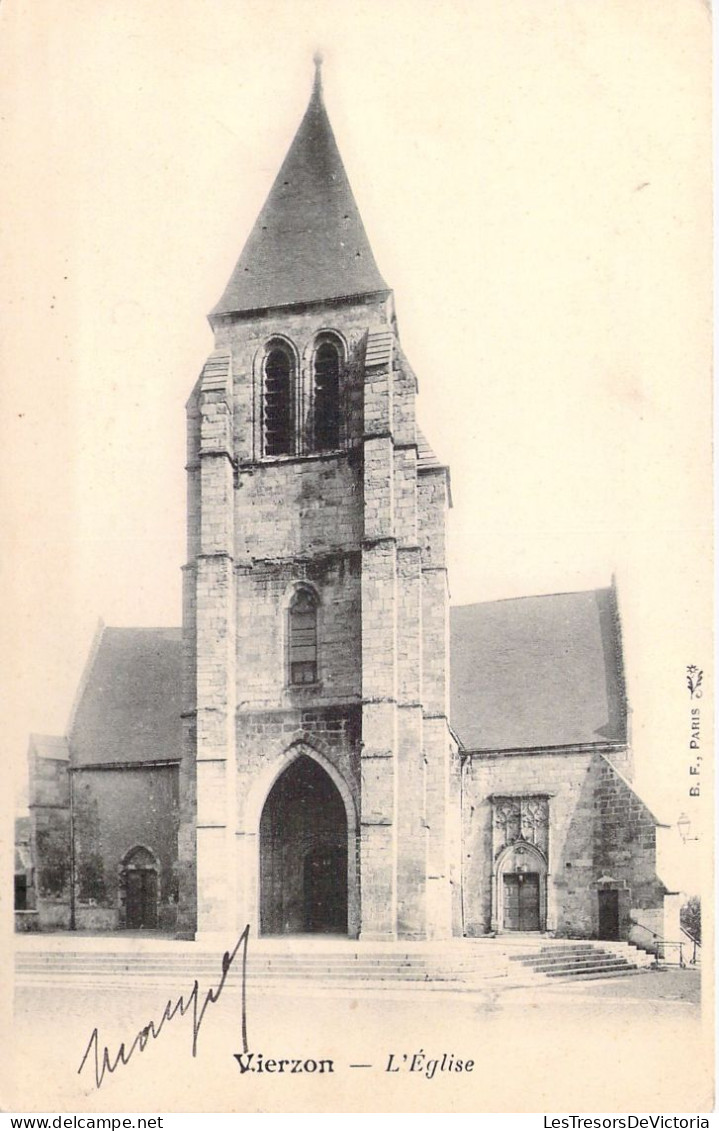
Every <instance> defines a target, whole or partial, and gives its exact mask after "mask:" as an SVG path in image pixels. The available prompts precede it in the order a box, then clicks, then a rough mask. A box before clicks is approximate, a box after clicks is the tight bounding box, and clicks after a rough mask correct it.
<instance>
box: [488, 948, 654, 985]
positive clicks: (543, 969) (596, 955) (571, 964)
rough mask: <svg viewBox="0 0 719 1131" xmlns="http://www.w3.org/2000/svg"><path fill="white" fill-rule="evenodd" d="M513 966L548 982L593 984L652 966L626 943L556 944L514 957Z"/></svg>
mask: <svg viewBox="0 0 719 1131" xmlns="http://www.w3.org/2000/svg"><path fill="white" fill-rule="evenodd" d="M509 961H510V962H517V963H521V965H522V966H524V967H527V968H529V969H530V970H531V971H532V972H533V973H535V974H542V975H544V976H545V977H547V978H561V979H571V980H572V981H575V982H576V981H590V980H594V979H597V978H622V977H626V976H627V975H629V974H639V973H641V971H642V970H646V969H647V967H649V966H652V965H653V962H652V960H651V957H650V956H649V955H647V954H645V953H644V952H643V951H641V952H640V951H637V950H636V949H635V948H634V947H630V946H629V945H628V944H627V943H611V942H607V943H601V944H598V943H572V942H566V943H559V942H557V943H554V944H553V945H552V946H541V947H539V948H538V949H536V950H533V951H531V952H530V953H524V954H512V955H510V958H509Z"/></svg>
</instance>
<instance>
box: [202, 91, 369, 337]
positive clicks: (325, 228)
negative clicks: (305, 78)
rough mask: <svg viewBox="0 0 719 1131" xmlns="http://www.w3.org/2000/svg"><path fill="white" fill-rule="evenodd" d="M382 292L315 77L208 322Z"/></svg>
mask: <svg viewBox="0 0 719 1131" xmlns="http://www.w3.org/2000/svg"><path fill="white" fill-rule="evenodd" d="M385 290H387V284H386V283H385V281H384V279H383V278H382V276H381V275H380V273H379V271H378V269H377V264H376V263H375V260H374V255H373V254H372V249H371V247H370V245H369V241H368V239H367V235H366V233H365V230H364V226H363V224H362V219H361V217H360V214H359V210H358V208H357V204H356V201H355V198H354V196H353V193H352V189H351V187H350V183H349V181H348V179H347V174H346V172H345V169H344V165H343V164H342V158H341V157H340V153H339V150H338V148H337V142H336V141H335V138H334V134H333V133H332V127H331V125H330V122H329V118H328V117H327V111H326V110H325V106H324V102H323V100H322V88H321V84H320V81H319V77H317V79H316V80H315V85H314V89H313V91H312V97H311V99H310V103H309V106H308V107H307V111H306V112H305V116H304V118H303V119H302V123H301V125H300V127H299V129H298V131H297V134H296V135H295V139H294V141H293V142H292V145H291V146H290V149H289V152H288V154H287V156H286V158H285V160H284V163H283V165H282V168H281V169H280V171H279V173H278V175H277V178H276V180H275V182H274V184H273V186H272V188H271V190H270V194H269V196H268V197H267V200H266V202H265V205H264V207H263V209H262V211H261V212H260V215H259V217H258V219H257V221H256V222H255V226H254V228H253V229H252V231H251V233H250V236H249V238H248V240H247V243H246V244H245V246H244V249H243V251H242V254H241V256H240V258H239V261H238V263H237V266H236V267H235V269H234V271H233V272H232V276H231V278H230V281H229V283H228V284H227V287H226V288H225V292H224V294H223V295H222V298H221V299H220V301H219V302H218V304H217V306H216V307H215V309H214V310H213V311H212V314H211V315H210V318H213V317H215V316H217V315H222V314H229V313H231V312H238V311H248V310H256V309H262V308H266V307H274V306H286V305H291V304H294V303H304V302H311V301H314V300H323V299H333V298H342V297H345V296H350V295H360V294H371V293H373V292H376V291H385Z"/></svg>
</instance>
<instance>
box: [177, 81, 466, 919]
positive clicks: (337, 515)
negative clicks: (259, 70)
mask: <svg viewBox="0 0 719 1131" xmlns="http://www.w3.org/2000/svg"><path fill="white" fill-rule="evenodd" d="M210 323H211V326H212V329H213V332H214V349H213V352H212V353H211V355H210V357H209V358H208V360H207V362H206V364H205V366H204V368H203V370H202V373H201V374H200V377H199V379H198V381H197V384H196V386H195V388H194V390H193V392H192V395H191V397H190V400H189V402H188V406H187V419H188V459H187V467H188V564H187V565H186V566H185V570H184V577H185V584H184V632H183V638H184V663H185V676H184V688H183V696H184V710H183V726H184V748H183V758H182V770H181V773H182V789H181V797H182V802H181V804H182V813H181V833H180V872H181V884H180V907H179V917H180V923H181V926H182V930H183V931H184V932H185V933H186V934H188V935H193V934H195V933H197V935H198V936H200V937H206V936H210V935H217V936H221V937H222V938H223V939H228V937H229V938H230V941H231V937H232V934H233V932H238V931H240V930H242V929H243V927H244V925H245V924H247V923H249V924H250V927H251V930H252V932H253V933H254V934H260V935H287V934H306V933H314V934H316V933H328V934H339V935H348V936H349V937H351V938H361V939H384V940H392V939H397V938H406V939H427V938H444V937H447V936H448V935H450V934H451V933H452V922H453V917H454V918H455V920H456V916H457V908H456V906H454V905H456V904H458V901H459V884H458V874H457V873H458V867H459V865H458V837H457V835H456V832H455V828H456V825H458V822H459V798H458V785H457V781H458V777H457V773H456V751H455V747H454V742H453V739H452V735H451V732H450V730H449V725H448V719H447V712H448V708H447V697H448V591H447V572H446V561H445V526H446V513H447V508H448V506H449V502H450V500H449V476H448V471H447V469H446V468H445V467H443V466H441V465H440V463H439V462H438V460H437V459H436V457H435V456H434V455H433V453H432V451H431V449H430V448H429V446H428V445H427V443H426V441H425V440H424V439H423V437H422V436H421V434H420V433H419V431H418V429H417V425H416V422H415V395H416V391H417V383H416V378H415V375H414V373H413V371H412V369H411V368H410V366H409V364H408V362H407V360H406V358H405V356H404V354H403V352H402V348H401V346H400V343H399V337H398V333H397V324H396V319H395V314H394V300H393V295H392V292H391V290H389V288H388V287H387V284H386V283H385V281H384V280H383V278H382V276H381V275H380V272H379V270H378V268H377V265H376V263H375V260H374V256H373V254H372V250H371V248H370V245H369V241H368V239H367V235H366V233H365V231H364V227H363V225H362V221H361V218H360V214H359V211H358V208H357V204H356V202H355V200H354V196H353V194H352V190H351V188H350V185H349V182H348V179H347V175H346V173H345V170H344V167H343V164H342V160H341V158H340V154H339V151H338V149H337V145H336V142H335V139H334V135H333V133H332V129H331V126H330V123H329V119H328V117H327V112H326V110H325V106H324V101H323V94H322V83H321V73H320V60H319V59H316V75H315V81H314V86H313V90H312V95H311V98H310V103H309V106H308V108H307V111H306V113H305V115H304V118H303V119H302V122H301V124H300V127H299V129H298V131H297V134H296V136H295V138H294V141H293V142H292V145H291V147H290V149H289V152H288V154H287V157H286V158H285V161H284V163H283V165H282V167H281V169H280V172H279V174H278V176H277V178H276V180H275V182H274V184H273V186H272V188H271V190H270V193H269V196H268V198H267V201H266V203H265V205H264V207H263V209H262V211H261V213H260V215H259V218H258V219H257V221H256V223H255V225H254V228H253V229H252V231H251V233H250V236H249V238H248V240H247V243H246V244H245V247H244V249H243V251H242V254H241V255H240V258H239V260H238V262H237V266H236V267H235V269H234V271H233V273H232V276H231V278H230V280H229V282H228V284H227V287H226V288H225V291H224V293H223V295H222V297H221V298H220V301H219V302H218V303H217V305H216V307H215V308H214V310H213V311H212V313H211V315H210ZM455 893H456V894H455Z"/></svg>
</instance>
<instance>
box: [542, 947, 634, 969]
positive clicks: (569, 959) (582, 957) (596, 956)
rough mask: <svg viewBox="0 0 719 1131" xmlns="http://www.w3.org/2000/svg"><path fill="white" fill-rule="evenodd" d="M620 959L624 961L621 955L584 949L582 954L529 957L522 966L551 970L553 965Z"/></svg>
mask: <svg viewBox="0 0 719 1131" xmlns="http://www.w3.org/2000/svg"><path fill="white" fill-rule="evenodd" d="M617 959H620V960H621V961H623V962H624V961H626V959H625V958H624V957H623V956H620V955H617V954H607V953H606V952H604V951H601V950H598V951H591V950H589V951H586V953H584V954H575V955H571V956H570V955H564V956H563V957H561V958H531V959H529V960H528V961H526V962H523V963H522V965H523V966H531V967H532V968H533V969H534V970H551V969H552V968H553V967H555V966H571V965H572V964H573V963H581V962H597V961H602V960H604V961H612V962H613V961H615V960H617Z"/></svg>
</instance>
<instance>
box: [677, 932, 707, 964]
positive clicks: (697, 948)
mask: <svg viewBox="0 0 719 1131" xmlns="http://www.w3.org/2000/svg"><path fill="white" fill-rule="evenodd" d="M681 932H682V934H683V935H686V937H687V938H688V939H689V942H690V943H691V947H692V956H691V958H690V959H689V965H690V966H696V964H697V958H698V955H697V951H700V950H701V948H702V944H701V943H700V941H699V939H698V938H696V937H695V936H694V935H693V934H692V933H691V931H688V930H687V929H686V927H681Z"/></svg>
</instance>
